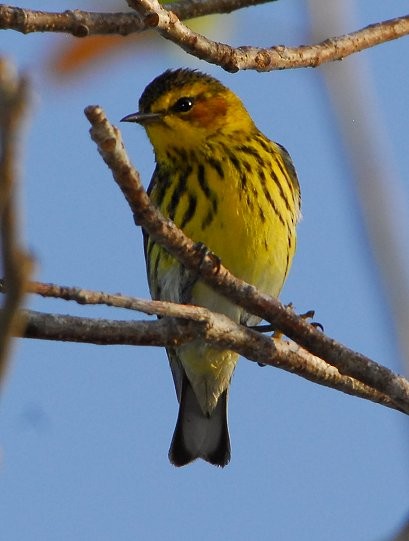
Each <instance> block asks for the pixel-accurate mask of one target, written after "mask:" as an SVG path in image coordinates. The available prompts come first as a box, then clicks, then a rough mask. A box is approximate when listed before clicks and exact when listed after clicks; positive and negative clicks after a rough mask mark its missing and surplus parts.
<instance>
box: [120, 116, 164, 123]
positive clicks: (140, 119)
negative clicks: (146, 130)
mask: <svg viewBox="0 0 409 541" xmlns="http://www.w3.org/2000/svg"><path fill="white" fill-rule="evenodd" d="M162 116H163V115H162V114H161V113H131V114H130V115H126V116H124V118H121V120H120V122H137V123H138V124H142V125H143V124H150V123H151V122H156V121H158V120H160V119H161V118H162Z"/></svg>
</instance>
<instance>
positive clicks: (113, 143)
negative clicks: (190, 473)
mask: <svg viewBox="0 0 409 541" xmlns="http://www.w3.org/2000/svg"><path fill="white" fill-rule="evenodd" d="M85 114H86V116H87V118H88V120H89V121H90V123H91V125H92V128H91V130H90V133H91V137H92V139H93V140H94V141H95V142H96V143H97V145H98V150H99V152H100V154H101V156H102V157H103V159H104V161H105V162H106V163H107V165H108V166H109V168H110V169H111V171H112V174H113V176H114V179H115V181H116V182H117V184H118V186H119V187H120V189H121V190H122V192H123V194H124V196H125V197H126V199H127V201H128V204H129V206H130V208H131V210H132V213H133V215H134V220H135V223H136V224H137V225H141V226H142V227H144V229H145V230H146V231H147V232H148V233H149V235H150V236H151V237H152V238H153V239H154V240H155V242H158V243H159V244H160V245H161V246H163V247H165V248H166V250H167V251H168V252H169V253H170V254H172V255H173V256H174V257H176V258H177V259H178V260H179V261H180V262H181V263H182V264H183V265H184V266H185V267H186V268H187V269H190V270H194V271H195V272H199V273H200V276H201V279H202V280H203V281H204V282H205V283H207V284H208V285H210V286H211V287H213V288H214V289H217V291H219V292H221V293H222V294H223V295H225V296H226V297H228V298H229V299H230V300H232V301H234V302H235V303H237V304H238V305H239V306H242V307H243V308H245V309H246V310H247V311H248V312H250V313H253V314H256V315H258V316H260V317H262V318H263V319H265V320H266V321H268V322H270V323H271V324H272V325H274V327H275V328H276V329H278V330H280V331H282V332H283V333H284V334H285V335H286V336H288V337H289V338H291V339H292V340H294V341H295V342H297V343H298V344H300V345H301V346H302V347H303V348H305V349H307V350H308V351H310V352H311V353H312V354H313V355H316V356H318V357H320V358H321V359H324V360H325V361H326V362H328V363H329V364H331V365H333V366H335V367H336V368H337V369H338V370H339V371H340V373H341V374H344V375H348V376H351V377H353V378H355V379H357V380H359V381H361V382H362V383H365V384H367V385H368V386H370V387H373V388H374V389H376V390H377V391H379V392H381V393H383V394H386V395H388V396H389V397H391V399H392V400H393V401H394V402H395V403H396V404H397V405H398V406H399V407H401V408H402V409H403V410H405V411H408V412H409V409H408V404H409V382H408V381H407V380H405V379H404V378H402V377H399V376H396V375H395V374H394V373H393V372H392V371H391V370H389V369H388V368H385V367H383V366H381V365H379V364H377V363H375V362H374V361H372V360H371V359H369V358H368V357H365V356H364V355H362V354H360V353H356V352H354V351H352V350H351V349H349V348H347V347H345V346H343V345H341V344H339V343H338V342H336V341H335V340H333V339H332V338H329V337H327V336H325V335H323V334H322V333H321V332H320V331H318V330H317V329H316V328H315V327H314V326H312V325H310V324H309V323H307V322H306V321H305V320H303V319H302V318H299V317H298V316H296V315H295V314H294V312H293V311H292V310H291V309H290V308H288V307H285V306H283V305H282V304H281V303H280V302H279V301H278V300H277V299H275V298H273V297H270V296H269V295H266V294H263V293H260V292H259V291H257V290H256V288H255V287H254V286H252V285H250V284H247V283H245V282H243V281H242V280H239V279H237V278H235V277H234V276H233V275H231V274H230V273H229V271H228V270H227V269H226V268H225V267H223V266H222V265H221V264H220V263H219V261H218V258H215V256H214V254H211V253H208V254H206V255H205V256H203V253H202V250H200V249H198V247H197V246H196V245H195V243H194V242H193V241H192V240H191V239H189V238H188V237H186V235H184V233H183V232H182V231H181V230H180V229H178V228H177V227H176V225H175V224H174V223H173V222H171V221H170V220H167V219H165V218H164V217H163V216H162V215H161V213H160V212H159V210H158V209H157V208H156V207H154V206H153V205H152V204H151V203H150V200H149V197H148V195H147V194H146V192H145V190H144V188H143V186H142V184H141V182H140V178H139V174H138V173H137V171H135V169H134V168H133V167H132V165H131V163H130V161H129V158H128V156H127V155H126V153H125V150H124V145H123V143H122V139H121V137H120V133H119V130H118V129H117V128H115V127H114V126H112V125H111V124H110V123H109V122H108V120H107V118H106V116H105V114H104V113H103V111H102V109H101V108H100V107H98V106H89V107H87V108H86V110H85Z"/></svg>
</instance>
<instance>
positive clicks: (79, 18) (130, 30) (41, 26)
mask: <svg viewBox="0 0 409 541" xmlns="http://www.w3.org/2000/svg"><path fill="white" fill-rule="evenodd" d="M274 1H276V0H207V1H206V2H203V1H202V0H181V1H179V2H172V12H173V13H175V14H176V15H177V17H179V18H180V19H193V18H195V17H202V16H203V15H210V14H216V13H219V14H222V13H231V12H232V11H236V10H238V9H241V8H244V7H249V6H255V5H258V4H264V3H267V2H274ZM169 7H170V6H168V8H169ZM165 9H167V8H165ZM150 28H151V24H150V23H149V19H148V20H147V21H146V22H144V21H143V20H141V19H140V17H139V16H138V15H136V14H135V13H134V12H119V13H104V12H100V13H96V12H90V11H81V10H79V9H75V10H66V11H63V12H47V11H38V10H34V9H24V8H20V7H14V6H7V5H5V4H0V29H10V30H16V31H17V32H21V33H23V34H29V33H31V32H58V33H59V32H62V33H64V34H72V35H73V36H75V37H78V38H83V37H86V36H91V35H95V34H119V35H121V36H127V35H129V34H134V33H137V32H143V31H144V30H149V29H150Z"/></svg>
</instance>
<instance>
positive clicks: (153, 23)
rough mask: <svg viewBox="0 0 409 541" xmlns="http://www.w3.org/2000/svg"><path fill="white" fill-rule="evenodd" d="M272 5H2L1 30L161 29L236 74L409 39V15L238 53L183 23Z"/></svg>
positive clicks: (316, 61)
mask: <svg viewBox="0 0 409 541" xmlns="http://www.w3.org/2000/svg"><path fill="white" fill-rule="evenodd" d="M266 1H268V0H208V1H206V2H202V1H200V0H189V1H187V0H185V1H183V0H182V1H180V2H175V3H172V4H170V5H168V6H163V7H162V6H161V5H160V4H159V2H158V1H157V0H128V4H129V5H130V6H131V7H132V8H133V9H134V10H135V11H136V13H137V15H135V14H134V13H91V12H87V11H80V10H74V11H64V12H61V13H51V12H44V11H35V10H29V9H22V8H18V7H13V6H7V5H4V4H0V29H13V30H16V31H18V32H23V33H25V34H27V33H30V32H63V33H69V34H72V35H74V36H76V37H85V36H89V35H92V34H120V35H123V36H125V35H128V34H131V33H136V32H142V31H144V30H148V29H153V28H155V29H156V30H157V31H158V32H159V33H160V34H161V35H162V36H163V37H165V38H166V39H169V40H171V41H173V42H174V43H176V44H177V45H179V46H180V47H181V48H182V49H184V50H185V51H186V52H187V53H189V54H192V55H193V56H196V57H197V58H200V59H202V60H206V61H207V62H210V63H212V64H217V65H218V66H221V67H222V68H224V69H225V70H226V71H230V72H235V71H238V70H243V69H252V70H257V71H272V70H277V69H289V68H304V67H317V66H320V65H321V64H324V63H327V62H332V61H334V60H341V59H343V58H346V57H347V56H349V55H351V54H354V53H357V52H360V51H363V50H365V49H368V48H370V47H374V46H376V45H379V44H381V43H385V42H387V41H391V40H394V39H398V38H400V37H402V36H405V35H407V34H409V16H408V15H407V16H403V17H398V18H395V19H391V20H387V21H383V22H380V23H376V24H371V25H369V26H366V27H365V28H362V29H360V30H357V31H356V32H352V33H350V34H346V35H344V36H338V37H332V38H328V39H326V40H325V41H323V42H321V43H318V44H315V45H302V46H299V47H285V46H284V45H276V46H273V47H270V48H263V47H251V46H242V47H238V48H234V47H231V46H229V45H227V44H224V43H218V42H214V41H212V40H209V39H207V38H206V37H204V36H202V35H200V34H197V33H196V32H193V31H192V30H190V29H189V28H188V27H187V26H185V25H184V24H183V23H182V22H181V20H182V19H188V18H192V17H198V16H201V15H206V14H210V13H229V12H231V11H233V10H236V9H239V8H242V7H246V6H250V5H257V4H261V3H264V2H266ZM270 1H271V0H270Z"/></svg>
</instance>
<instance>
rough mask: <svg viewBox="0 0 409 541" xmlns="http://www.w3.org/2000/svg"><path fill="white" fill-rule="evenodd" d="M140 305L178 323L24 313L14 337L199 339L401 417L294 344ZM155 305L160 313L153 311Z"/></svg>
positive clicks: (163, 342)
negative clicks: (21, 328) (22, 326)
mask: <svg viewBox="0 0 409 541" xmlns="http://www.w3.org/2000/svg"><path fill="white" fill-rule="evenodd" d="M44 285H45V284H44ZM72 289H73V288H72ZM93 293H95V294H96V295H98V293H96V292H87V295H88V294H91V296H92V294H93ZM115 297H118V296H115ZM134 300H135V301H138V302H139V301H140V299H134ZM142 302H144V303H146V304H147V305H148V304H152V306H153V307H154V308H153V309H154V310H155V311H160V313H163V311H165V312H166V311H171V312H172V308H173V313H178V312H179V314H180V317H179V318H177V319H176V318H169V317H165V318H163V319H160V320H158V321H111V320H106V319H90V318H84V317H76V316H68V315H57V314H44V313H40V312H34V311H31V310H30V311H25V312H24V314H25V320H26V322H27V324H26V328H25V330H24V331H23V332H22V333H20V334H19V336H24V337H26V338H36V339H41V340H58V341H70V342H80V343H91V344H101V345H135V346H136V345H138V346H141V345H144V346H160V347H176V346H180V345H181V344H184V343H187V342H190V341H191V340H196V339H197V338H198V337H199V338H201V339H203V340H206V341H207V342H209V343H212V344H214V345H215V346H216V347H220V348H223V349H225V348H229V349H233V350H234V351H236V352H237V353H239V354H241V355H243V356H244V357H246V358H248V359H249V360H252V361H256V362H263V363H264V364H266V365H269V366H274V367H277V368H281V369H282V370H286V371H287V372H291V373H293V374H297V375H299V376H301V377H304V378H306V379H308V380H310V381H313V382H315V383H319V384H321V385H325V386H327V387H331V388H333V389H336V390H339V391H342V392H344V393H347V394H350V395H353V396H356V397H359V398H364V399H366V400H370V401H372V402H375V403H378V404H382V405H383V406H386V407H389V408H392V409H397V410H398V411H402V410H401V408H399V407H398V406H396V405H395V404H394V403H393V401H392V400H391V399H390V398H389V397H387V396H385V395H383V394H382V393H378V392H377V391H375V390H374V389H372V388H370V387H368V386H366V385H364V384H362V383H360V382H359V381H356V380H354V379H353V378H350V377H348V376H342V375H341V374H340V373H339V372H338V370H337V369H336V368H334V367H332V366H329V365H328V364H327V363H325V362H324V361H323V360H321V359H319V358H318V357H314V356H313V355H311V354H310V353H308V352H307V351H305V350H303V349H302V348H300V347H299V346H297V345H296V344H293V343H288V342H284V341H282V340H281V339H272V338H269V337H266V336H263V335H262V334H260V333H258V332H256V331H253V330H251V329H247V328H246V327H243V326H241V325H237V324H236V323H234V322H232V321H231V320H229V319H228V318H227V317H226V316H224V315H223V314H214V313H212V312H210V311H208V310H206V309H205V308H201V307H191V306H182V305H178V304H174V305H172V303H161V302H159V301H142ZM161 304H162V305H163V309H160V310H157V309H158V307H159V305H161ZM152 311H153V310H152ZM195 311H197V314H195ZM185 318H187V319H185Z"/></svg>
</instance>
